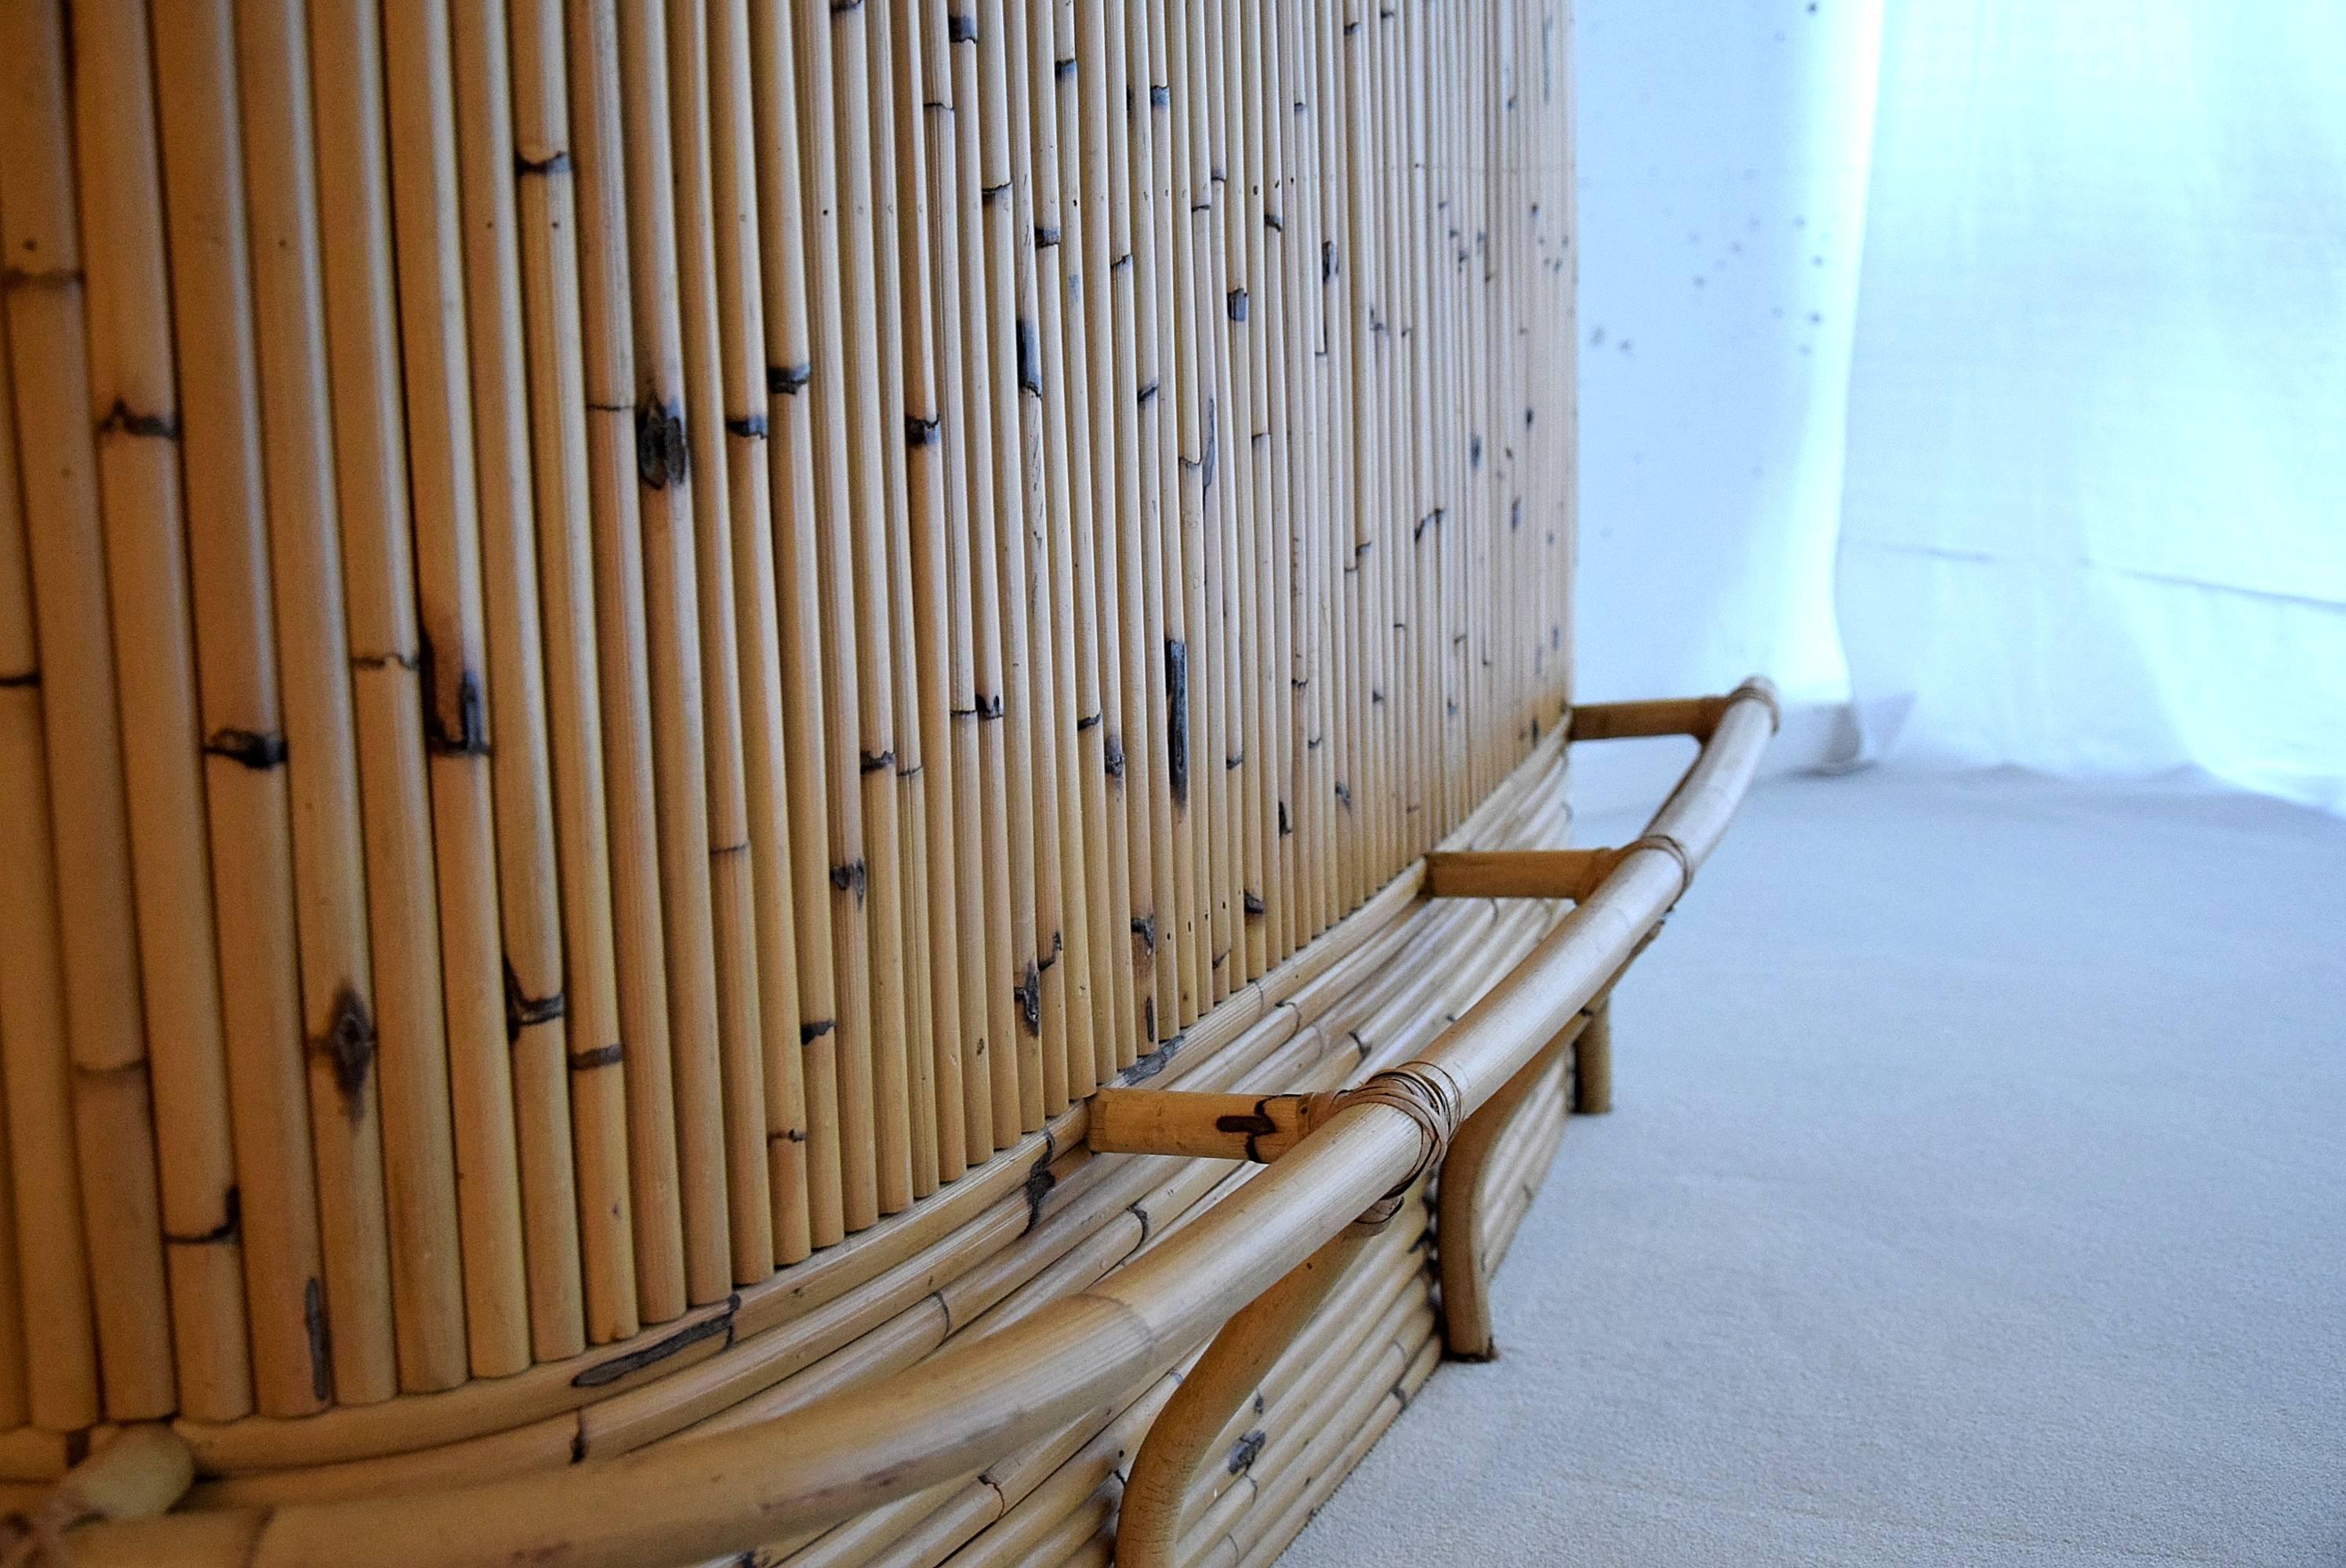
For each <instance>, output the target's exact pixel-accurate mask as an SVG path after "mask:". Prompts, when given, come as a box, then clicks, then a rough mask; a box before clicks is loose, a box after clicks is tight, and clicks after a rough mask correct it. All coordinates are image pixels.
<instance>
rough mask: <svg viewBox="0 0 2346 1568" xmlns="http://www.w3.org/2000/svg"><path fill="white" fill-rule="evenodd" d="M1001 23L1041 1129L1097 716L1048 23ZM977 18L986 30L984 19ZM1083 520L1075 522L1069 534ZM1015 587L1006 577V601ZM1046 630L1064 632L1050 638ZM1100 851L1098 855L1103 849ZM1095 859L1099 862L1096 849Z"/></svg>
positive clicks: (1029, 15) (1073, 932)
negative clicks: (1084, 625) (1082, 611)
mask: <svg viewBox="0 0 2346 1568" xmlns="http://www.w3.org/2000/svg"><path fill="white" fill-rule="evenodd" d="M1003 13H1004V18H1005V20H1004V21H1003V23H1002V24H1001V25H995V24H994V22H992V21H989V22H984V23H981V24H980V34H981V36H986V37H994V36H999V37H1001V38H1002V40H1003V45H1004V48H1003V58H1004V61H1005V72H1004V76H1003V96H1004V98H1005V104H1006V113H1007V117H1008V118H1007V125H1008V148H1009V150H1008V153H1007V158H1006V161H1007V164H1008V167H1009V170H1010V190H1011V213H1012V229H1013V243H1014V245H1015V260H1016V275H1017V322H1018V325H1017V339H1016V343H1015V347H1014V349H1013V351H1012V356H1011V361H1010V362H1011V363H1013V364H1014V365H1015V367H1016V369H1017V373H1018V386H1019V391H1020V393H1021V396H1020V400H1019V421H1020V430H1019V439H1020V450H1021V453H1022V455H1023V457H1024V459H1025V475H1026V479H1025V484H1026V496H1027V502H1026V506H1025V520H1026V555H1027V564H1028V568H1029V571H1030V572H1031V574H1032V575H1031V576H1030V577H1028V578H1027V579H1026V583H1027V586H1026V590H1025V592H1026V597H1027V601H1028V603H1029V604H1030V605H1031V606H1034V607H1033V610H1032V613H1031V616H1030V619H1029V621H1028V625H1027V630H1028V634H1029V643H1028V647H1029V653H1028V663H1029V666H1030V676H1029V685H1030V686H1031V687H1032V688H1033V690H1034V693H1035V704H1036V718H1035V723H1034V727H1033V738H1034V741H1035V858H1036V860H1037V861H1038V862H1040V863H1039V864H1038V865H1037V867H1036V871H1035V926H1036V949H1037V952H1038V959H1037V962H1036V966H1035V970H1034V971H1032V972H1030V973H1029V974H1028V976H1027V983H1028V990H1027V992H1026V993H1025V996H1024V997H1023V998H1022V999H1021V1001H1020V1006H1021V1008H1022V1009H1023V1010H1024V1011H1025V1014H1026V1017H1027V1020H1028V1022H1029V1026H1030V1028H1039V1030H1040V1032H1041V1039H1040V1042H1039V1044H1038V1045H1037V1046H1036V1047H1035V1049H1034V1052H1033V1054H1032V1061H1033V1063H1034V1067H1035V1074H1034V1078H1033V1086H1032V1087H1031V1088H1030V1087H1029V1086H1028V1084H1027V1075H1026V1074H1025V1073H1024V1072H1022V1073H1021V1074H1020V1084H1019V1094H1020V1102H1021V1103H1020V1118H1021V1120H1022V1121H1025V1122H1027V1123H1030V1124H1033V1125H1040V1123H1041V1120H1042V1118H1043V1117H1044V1116H1045V1115H1057V1114H1058V1113H1059V1111H1060V1110H1062V1109H1064V1108H1065V1107H1066V1104H1067V1101H1068V1095H1069V1088H1070V1082H1069V1080H1070V1074H1071V1068H1072V1064H1075V1063H1077V1062H1082V1063H1086V1064H1088V1063H1090V1062H1091V1061H1092V1060H1093V1056H1092V1033H1093V1028H1094V1018H1095V1012H1094V992H1095V990H1096V986H1095V983H1094V980H1095V976H1094V972H1093V968H1092V953H1091V948H1092V942H1091V932H1092V926H1091V917H1090V914H1089V913H1088V911H1089V910H1090V909H1091V908H1092V907H1093V905H1094V904H1095V903H1096V902H1097V901H1096V900H1094V899H1092V897H1091V891H1090V887H1089V879H1088V876H1087V873H1086V864H1087V863H1090V862H1091V856H1090V852H1089V851H1090V848H1091V845H1090V841H1089V839H1088V838H1087V836H1086V835H1087V828H1088V826H1089V825H1090V824H1094V823H1098V822H1099V821H1100V818H1101V816H1102V815H1104V811H1105V809H1104V808H1103V810H1102V811H1101V812H1098V813H1095V812H1093V811H1092V810H1091V809H1090V796H1089V795H1088V794H1087V793H1086V791H1085V789H1083V787H1082V783H1081V779H1080V777H1079V776H1080V775H1082V774H1083V772H1084V769H1083V767H1082V764H1081V762H1080V761H1079V760H1078V755H1079V739H1080V732H1079V731H1078V729H1077V728H1076V727H1077V726H1078V725H1080V724H1082V723H1083V721H1084V718H1085V717H1086V714H1087V713H1090V712H1095V711H1096V709H1086V708H1082V707H1080V706H1079V698H1078V690H1079V688H1078V683H1077V679H1076V662H1075V648H1074V632H1073V629H1072V628H1073V626H1074V622H1075V607H1074V602H1075V589H1074V578H1073V572H1072V568H1071V567H1070V568H1066V569H1065V570H1063V569H1062V568H1063V567H1064V566H1066V558H1067V551H1068V542H1069V537H1070V536H1071V535H1076V534H1077V533H1079V532H1080V533H1085V534H1088V532H1089V514H1088V511H1087V510H1086V508H1087V507H1088V503H1089V486H1088V485H1084V486H1082V487H1080V488H1079V487H1077V485H1076V483H1075V481H1074V479H1073V477H1072V473H1071V469H1070V466H1069V449H1068V443H1067V439H1066V407H1065V399H1066V387H1065V386H1064V384H1063V382H1064V379H1065V376H1066V369H1065V367H1066V351H1065V346H1064V344H1063V343H1062V341H1061V323H1060V300H1061V299H1062V297H1063V294H1062V290H1061V288H1060V284H1059V274H1058V260H1059V259H1058V257H1057V255H1056V252H1057V251H1058V249H1059V248H1060V233H1061V231H1060V228H1059V223H1058V216H1059V207H1058V199H1059V193H1058V183H1059V182H1058V173H1057V165H1056V157H1055V156H1054V157H1053V158H1051V159H1050V160H1049V161H1047V162H1046V160H1045V153H1046V152H1051V151H1054V149H1056V145H1057V138H1056V129H1055V126H1056V115H1055V113H1054V112H1053V110H1052V108H1051V100H1050V96H1049V87H1048V86H1047V85H1045V86H1042V87H1037V86H1035V83H1034V81H1033V80H1032V78H1033V77H1034V76H1035V73H1037V72H1038V71H1047V70H1049V69H1050V68H1052V67H1051V59H1052V55H1051V49H1050V46H1049V41H1048V37H1049V35H1048V30H1047V29H1048V24H1049V16H1048V14H1047V12H1041V11H1039V10H1038V9H1036V8H1033V7H1029V8H1025V9H1023V10H1022V11H1021V12H1020V13H1019V15H1020V19H1021V21H1022V22H1024V23H1025V25H1024V26H1023V27H1020V28H1018V29H1017V30H1015V32H1013V31H1012V30H1011V29H1010V28H1009V27H1008V25H1007V23H1006V17H1007V16H1008V15H1010V9H1009V7H1007V6H1005V7H1004V8H1003ZM985 15H987V16H988V17H989V18H991V17H993V15H994V13H993V11H992V9H991V6H990V5H989V8H988V10H987V11H986V13H985ZM1037 15H1040V16H1041V19H1042V22H1043V25H1044V26H1045V33H1044V35H1043V47H1042V49H1041V50H1040V52H1039V55H1038V53H1037V52H1036V49H1035V18H1036V16H1037ZM1038 103H1039V104H1040V105H1041V106H1042V107H1041V109H1040V111H1039V112H1038V111H1037V108H1036V106H1037V104H1038ZM1046 171H1047V178H1045V175H1046ZM1046 239H1047V241H1048V243H1045V241H1046ZM1079 517H1080V518H1081V519H1082V520H1081V521H1080V522H1077V521H1075V519H1077V518H1079ZM1013 581H1014V579H1012V578H1010V577H1009V575H1008V574H1007V572H1006V571H1005V580H1004V592H1005V595H1007V594H1008V593H1009V592H1010V591H1011V588H1012V584H1013ZM1063 584H1064V585H1065V586H1064V587H1063V586H1062V585H1063ZM1055 626H1056V627H1065V628H1067V629H1066V630H1063V631H1055V630H1054V628H1055ZM1091 777H1092V778H1093V779H1095V780H1097V779H1098V778H1099V774H1098V773H1097V772H1096V771H1094V772H1093V773H1092V775H1091ZM1046 779H1047V780H1048V782H1047V784H1046V783H1045V780H1046ZM1101 841H1102V843H1103V845H1104V844H1105V839H1103V840H1101ZM1101 853H1102V856H1103V857H1104V856H1105V853H1106V851H1105V849H1104V848H1103V850H1102V851H1101ZM1102 874H1103V876H1105V871H1104V870H1103V872H1102Z"/></svg>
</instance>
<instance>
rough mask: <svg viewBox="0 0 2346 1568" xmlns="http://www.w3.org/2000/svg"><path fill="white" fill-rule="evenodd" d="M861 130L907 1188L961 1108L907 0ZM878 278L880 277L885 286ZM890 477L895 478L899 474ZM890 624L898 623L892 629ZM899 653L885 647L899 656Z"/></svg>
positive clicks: (882, 53)
mask: <svg viewBox="0 0 2346 1568" xmlns="http://www.w3.org/2000/svg"><path fill="white" fill-rule="evenodd" d="M872 29H873V42H874V44H875V47H874V49H873V50H872V139H873V142H874V144H875V148H876V149H877V157H878V158H879V160H880V167H882V168H886V169H889V170H891V171H892V178H890V179H887V180H883V181H882V182H881V187H880V188H879V189H878V190H876V191H875V193H874V202H875V210H874V212H873V215H872V216H873V220H874V223H875V225H876V226H877V227H876V230H875V233H874V236H873V239H874V243H875V248H876V249H877V251H878V252H879V254H880V255H881V257H882V261H881V265H880V283H881V287H882V290H885V291H884V292H883V293H882V307H883V308H882V312H881V333H880V347H881V367H882V380H883V382H884V381H885V380H886V378H887V376H888V375H889V374H890V373H891V372H892V373H893V374H894V376H895V378H896V383H897V392H896V401H897V403H898V405H899V408H900V415H901V421H902V429H903V433H904V442H903V446H902V448H900V449H892V451H891V454H890V458H889V483H890V484H891V486H892V487H895V494H896V496H897V497H898V498H899V499H901V501H902V503H903V509H902V510H901V511H899V510H895V509H893V508H892V511H891V515H892V516H902V517H904V518H905V519H906V522H907V524H909V525H908V526H900V527H897V528H894V529H892V530H891V531H890V533H891V545H892V548H891V550H890V552H889V585H890V597H891V600H892V609H893V612H894V616H895V623H896V625H898V626H902V627H904V628H906V631H907V632H908V633H909V636H910V639H911V643H912V647H911V649H910V652H911V656H912V657H909V658H903V657H900V658H899V659H898V661H897V663H896V693H897V701H896V708H897V712H898V714H899V715H900V716H902V717H901V720H900V722H899V725H898V728H897V732H896V749H897V757H896V768H895V771H896V778H897V793H898V799H899V802H900V805H901V808H902V810H901V813H900V819H899V820H901V821H902V822H903V832H904V845H905V850H906V851H907V852H906V854H905V856H904V860H903V876H904V919H905V927H904V942H905V966H904V973H905V985H906V993H905V1008H904V1016H905V1030H906V1035H907V1038H906V1042H905V1067H906V1080H907V1086H908V1091H909V1094H910V1096H911V1099H912V1107H911V1115H912V1119H913V1196H914V1197H916V1198H917V1197H924V1196H927V1195H928V1194H930V1193H932V1192H934V1191H935V1190H936V1187H937V1183H938V1182H939V1180H940V1179H943V1180H947V1181H950V1180H954V1179H955V1178H957V1177H958V1176H960V1175H961V1173H962V1171H963V1170H964V1169H965V1168H966V1167H967V1163H968V1161H967V1156H966V1154H965V1153H964V1146H963V1136H964V1132H965V1131H966V1125H965V1124H964V1121H963V1119H962V1105H961V1045H962V1042H961V1030H962V1019H961V974H960V971H961V959H960V947H959V944H958V942H956V940H955V937H954V925H955V923H956V909H955V906H956V904H957V901H958V891H957V890H958V880H957V878H956V877H955V875H954V871H955V866H954V820H953V746H952V741H951V739H950V737H949V735H948V730H949V728H950V726H951V723H952V719H951V717H950V715H949V714H948V712H947V709H948V708H949V707H950V706H951V691H950V689H949V688H950V676H949V674H948V668H947V667H948V662H949V660H950V657H951V645H952V637H953V625H952V613H951V611H950V610H949V609H948V607H947V606H946V603H945V573H946V569H947V566H946V552H945V535H946V532H947V531H948V529H949V528H950V527H951V522H950V519H949V518H948V516H947V514H946V508H947V500H946V483H945V481H946V474H945V455H946V454H945V447H944V425H943V419H942V407H941V404H940V402H939V401H938V399H939V382H940V381H941V379H942V378H941V372H940V370H939V367H938V363H937V355H938V340H937V336H936V328H935V322H934V321H933V319H932V314H931V311H932V304H933V301H932V299H931V291H932V289H933V282H932V272H931V269H932V267H933V257H932V255H931V253H930V249H929V207H930V203H931V202H933V200H935V199H936V197H935V193H934V192H933V189H932V188H931V183H930V175H929V158H928V146H927V140H926V138H925V137H923V134H922V132H923V127H922V125H921V119H922V115H921V103H922V97H923V90H924V84H923V81H922V77H923V74H924V73H923V67H922V47H921V31H920V25H919V20H918V18H917V16H916V15H914V13H913V6H912V5H911V4H910V3H909V0H891V3H890V4H889V5H882V6H876V7H874V8H873V10H872ZM891 282H892V283H893V284H894V288H893V290H889V288H888V286H889V284H890V283H891ZM900 471H901V474H902V479H901V484H899V478H898V475H899V473H900ZM900 635H901V634H900ZM904 651H905V650H904V649H903V648H901V647H900V648H899V649H898V652H899V653H900V654H902V653H903V652H904Z"/></svg>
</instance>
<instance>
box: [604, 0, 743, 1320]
mask: <svg viewBox="0 0 2346 1568" xmlns="http://www.w3.org/2000/svg"><path fill="white" fill-rule="evenodd" d="M618 33H619V89H620V103H621V106H622V113H623V116H624V121H623V123H624V127H625V132H624V134H625V136H626V138H627V139H626V144H625V145H626V154H627V156H626V162H627V275H628V282H629V284H630V285H631V287H630V290H629V300H630V304H631V308H632V319H633V324H634V329H635V347H636V383H635V392H636V479H637V507H638V514H639V515H640V516H641V518H642V520H643V545H644V553H643V590H644V611H645V625H646V629H647V632H648V647H649V649H650V654H651V658H650V664H651V697H652V778H653V789H654V798H655V799H657V800H658V818H657V822H656V837H657V840H658V847H659V852H658V864H659V901H660V925H661V930H662V932H663V934H664V937H665V939H666V940H665V943H664V946H663V949H662V952H664V954H665V960H666V964H667V969H668V1049H669V1052H670V1057H671V1061H672V1064H673V1072H674V1078H675V1096H676V1145H677V1168H678V1181H679V1186H680V1188H681V1190H682V1194H683V1198H684V1268H685V1289H686V1293H687V1296H688V1298H689V1299H690V1300H691V1301H692V1302H693V1303H694V1304H695V1305H696V1306H697V1305H699V1304H701V1303H703V1302H708V1301H715V1300H719V1299H721V1298H724V1297H725V1296H727V1295H728V1294H729V1293H730V1292H731V1290H732V1286H733V1268H732V1238H731V1223H730V1217H729V1196H728V1189H729V1185H730V1184H729V1179H728V1176H729V1171H728V1166H727V1144H726V1137H725V1125H724V1090H723V1070H722V1067H721V1065H720V1064H721V1063H722V1061H723V1059H724V1057H725V1055H726V1054H727V1052H728V1043H725V1042H721V1041H720V1040H719V1037H718V1032H719V1020H718V1010H717V974H716V955H715V934H714V932H713V930H712V923H713V914H712V911H711V908H710V897H709V795H708V750H707V745H706V740H705V738H704V728H703V727H704V724H705V722H706V716H705V710H704V708H703V706H702V700H701V687H700V679H701V671H700V598H699V582H698V578H697V575H696V567H695V563H694V559H693V555H694V528H695V507H694V504H693V494H694V493H693V487H692V477H691V460H690V453H691V443H690V435H689V433H688V427H687V425H686V422H685V414H686V407H685V395H686V386H685V364H684V350H683V342H682V335H683V328H682V323H681V321H680V320H679V311H680V308H681V307H680V303H679V300H678V251H677V241H676V212H675V207H674V197H675V159H674V157H673V148H672V146H671V144H670V140H669V135H668V130H669V119H668V38H667V28H666V26H665V25H664V23H663V20H662V18H661V15H660V14H659V13H658V11H657V10H655V9H654V8H653V7H651V6H648V5H641V6H623V7H622V8H621V9H620V14H619V28H618ZM763 1175H764V1173H763V1172H762V1171H761V1172H760V1173H759V1176H760V1179H762V1178H763Z"/></svg>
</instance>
